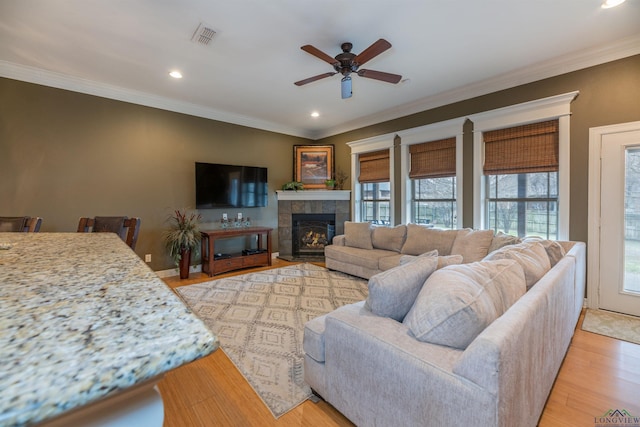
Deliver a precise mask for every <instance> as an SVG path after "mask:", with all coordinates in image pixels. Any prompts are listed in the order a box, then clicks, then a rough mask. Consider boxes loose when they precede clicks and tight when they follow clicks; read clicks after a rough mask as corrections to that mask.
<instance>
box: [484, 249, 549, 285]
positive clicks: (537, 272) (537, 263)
mask: <svg viewBox="0 0 640 427" xmlns="http://www.w3.org/2000/svg"><path fill="white" fill-rule="evenodd" d="M499 259H512V260H515V261H517V262H518V263H519V264H520V266H521V267H522V269H523V270H524V277H525V279H526V281H527V290H528V289H531V287H532V286H533V285H534V284H535V283H536V282H537V281H538V280H540V278H541V277H542V276H544V275H545V274H547V271H549V270H550V269H551V263H550V262H549V257H548V256H547V252H546V251H545V250H544V246H542V244H541V243H540V242H538V241H529V242H522V243H518V244H517V245H509V246H504V247H502V248H500V249H498V250H497V251H493V252H491V253H490V254H489V255H487V256H486V257H485V260H499Z"/></svg>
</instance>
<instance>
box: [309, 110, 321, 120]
mask: <svg viewBox="0 0 640 427" xmlns="http://www.w3.org/2000/svg"><path fill="white" fill-rule="evenodd" d="M311 117H313V118H314V119H315V118H317V117H320V113H318V112H317V111H312V112H311Z"/></svg>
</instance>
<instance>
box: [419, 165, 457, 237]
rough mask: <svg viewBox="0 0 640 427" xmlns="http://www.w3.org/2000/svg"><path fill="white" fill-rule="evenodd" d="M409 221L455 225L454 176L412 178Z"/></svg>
mask: <svg viewBox="0 0 640 427" xmlns="http://www.w3.org/2000/svg"><path fill="white" fill-rule="evenodd" d="M411 186H412V198H411V202H412V203H411V206H412V209H411V221H412V222H414V223H416V224H430V225H433V226H435V227H438V228H455V227H456V217H457V212H456V177H455V176H451V177H446V178H426V179H412V180H411Z"/></svg>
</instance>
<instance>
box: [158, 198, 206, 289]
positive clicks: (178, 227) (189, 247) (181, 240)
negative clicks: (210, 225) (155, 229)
mask: <svg viewBox="0 0 640 427" xmlns="http://www.w3.org/2000/svg"><path fill="white" fill-rule="evenodd" d="M200 218H201V216H200V214H199V213H197V212H194V211H189V210H187V209H182V210H181V209H176V210H175V211H174V212H173V214H171V215H169V218H168V219H167V221H169V230H167V231H166V232H165V234H164V243H165V246H166V248H167V250H168V251H169V255H170V256H171V258H172V259H173V261H174V262H175V263H176V266H177V267H178V268H179V270H180V279H188V278H189V266H190V265H191V252H193V251H195V252H196V253H197V251H198V248H199V247H200V240H201V235H200Z"/></svg>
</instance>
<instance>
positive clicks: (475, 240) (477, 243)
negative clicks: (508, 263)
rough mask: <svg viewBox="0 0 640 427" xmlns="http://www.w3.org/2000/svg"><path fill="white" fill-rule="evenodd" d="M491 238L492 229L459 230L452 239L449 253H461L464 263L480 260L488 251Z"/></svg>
mask: <svg viewBox="0 0 640 427" xmlns="http://www.w3.org/2000/svg"><path fill="white" fill-rule="evenodd" d="M491 240H493V230H470V229H465V230H460V232H458V235H457V236H456V239H455V240H454V241H453V246H452V247H451V254H452V255H462V259H463V260H464V261H463V262H464V263H465V264H468V263H470V262H476V261H480V260H482V258H484V257H486V256H487V254H488V253H489V246H490V245H491Z"/></svg>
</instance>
